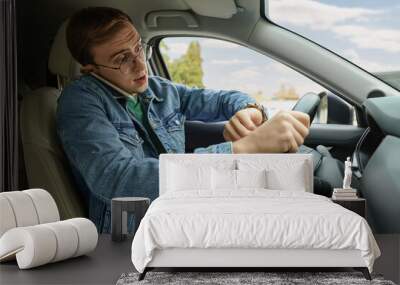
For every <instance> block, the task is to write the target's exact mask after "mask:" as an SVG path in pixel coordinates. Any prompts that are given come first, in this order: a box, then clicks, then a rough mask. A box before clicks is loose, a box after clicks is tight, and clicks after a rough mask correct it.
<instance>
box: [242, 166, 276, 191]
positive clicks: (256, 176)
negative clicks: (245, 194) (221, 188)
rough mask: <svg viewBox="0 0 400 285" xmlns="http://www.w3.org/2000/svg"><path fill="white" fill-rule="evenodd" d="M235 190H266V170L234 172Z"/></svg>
mask: <svg viewBox="0 0 400 285" xmlns="http://www.w3.org/2000/svg"><path fill="white" fill-rule="evenodd" d="M236 181H237V188H238V189H240V188H268V183H267V182H268V180H267V170H266V169H263V170H236Z"/></svg>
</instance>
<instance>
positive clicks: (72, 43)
mask: <svg viewBox="0 0 400 285" xmlns="http://www.w3.org/2000/svg"><path fill="white" fill-rule="evenodd" d="M128 24H132V20H131V18H130V17H129V16H128V15H127V14H125V13H124V12H122V11H120V10H117V9H114V8H110V7H88V8H84V9H82V10H80V11H78V12H77V13H75V14H74V15H73V16H72V17H71V19H70V20H69V22H68V26H67V30H66V37H67V46H68V49H69V51H70V52H71V54H72V56H73V57H74V58H75V60H76V61H78V62H79V63H80V64H81V65H86V64H89V63H93V62H94V59H93V56H92V54H91V48H92V47H93V46H94V45H97V44H102V43H104V42H107V41H108V40H110V39H111V38H112V37H113V36H114V35H115V34H116V33H118V32H119V31H120V30H121V29H122V28H124V27H126V26H127V25H128Z"/></svg>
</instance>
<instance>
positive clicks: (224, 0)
mask: <svg viewBox="0 0 400 285" xmlns="http://www.w3.org/2000/svg"><path fill="white" fill-rule="evenodd" d="M184 1H185V3H186V4H187V5H188V6H189V7H190V8H191V9H192V10H193V12H195V13H196V14H198V15H201V16H207V17H214V18H223V19H229V18H231V17H232V16H233V15H235V14H236V13H237V7H236V4H235V1H234V0H218V1H215V0H201V1H199V0H184Z"/></svg>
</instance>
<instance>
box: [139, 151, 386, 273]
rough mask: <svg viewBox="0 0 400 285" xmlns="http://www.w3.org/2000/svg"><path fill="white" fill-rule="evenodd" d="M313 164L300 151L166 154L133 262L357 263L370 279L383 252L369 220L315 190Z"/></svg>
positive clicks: (217, 264)
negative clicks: (156, 194)
mask: <svg viewBox="0 0 400 285" xmlns="http://www.w3.org/2000/svg"><path fill="white" fill-rule="evenodd" d="M210 167H211V175H210ZM236 169H238V170H236ZM312 169H313V168H312V159H311V156H310V155H300V154H291V155H271V154H268V155H266V154H264V155H248V154H246V155H230V154H218V155H217V154H211V155H204V154H201V155H193V154H179V155H178V154H175V155H172V154H166V155H162V156H161V157H160V197H159V198H157V199H156V200H155V201H153V203H152V204H151V205H150V208H149V209H148V211H147V213H146V215H145V217H144V218H143V220H142V221H141V223H140V226H139V228H138V231H137V233H136V234H135V237H134V240H133V243H132V262H133V264H134V266H135V268H136V269H137V270H138V271H139V272H141V273H145V272H146V270H148V269H149V268H154V267H241V268H242V267H355V268H368V270H364V274H366V277H368V276H369V274H367V273H368V271H369V272H372V268H373V263H374V260H375V259H376V258H377V257H378V256H379V255H380V251H379V248H378V246H377V244H376V242H375V239H374V237H373V235H372V232H371V230H370V228H369V226H368V224H367V222H366V221H365V219H364V218H362V217H361V216H359V215H357V214H355V213H353V212H351V211H349V210H347V209H345V208H343V207H341V206H339V205H337V204H335V203H333V202H332V201H330V199H328V198H326V197H323V196H319V195H315V194H313V193H311V192H312V181H313V179H312ZM233 174H234V175H235V176H234V177H233V176H232V175H233ZM229 175H231V176H229ZM229 177H233V178H234V183H233V184H232V183H231V182H232V181H229ZM246 177H247V178H246ZM248 178H250V179H248ZM264 178H265V181H264ZM208 179H209V180H210V181H211V182H210V181H208ZM264 182H265V185H261V184H260V183H264ZM256 186H257V187H256ZM261 186H263V187H261ZM282 189H286V190H282ZM143 277H144V275H142V278H143Z"/></svg>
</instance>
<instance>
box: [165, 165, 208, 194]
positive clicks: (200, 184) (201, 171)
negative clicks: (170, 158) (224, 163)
mask: <svg viewBox="0 0 400 285" xmlns="http://www.w3.org/2000/svg"><path fill="white" fill-rule="evenodd" d="M167 167H169V169H168V174H169V175H168V179H167V184H168V187H167V189H168V191H187V190H199V189H205V190H207V189H210V190H211V167H207V166H194V165H190V166H188V165H183V164H177V163H172V162H171V163H169V164H168V166H167Z"/></svg>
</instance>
